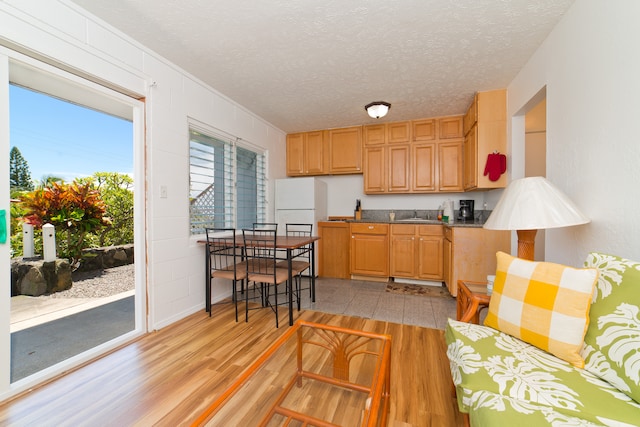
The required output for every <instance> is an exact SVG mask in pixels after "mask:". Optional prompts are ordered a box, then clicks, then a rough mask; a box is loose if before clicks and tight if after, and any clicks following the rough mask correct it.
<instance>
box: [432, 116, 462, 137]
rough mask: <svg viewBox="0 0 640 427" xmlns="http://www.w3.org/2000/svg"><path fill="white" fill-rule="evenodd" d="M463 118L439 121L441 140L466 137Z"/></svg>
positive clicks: (452, 117)
mask: <svg viewBox="0 0 640 427" xmlns="http://www.w3.org/2000/svg"><path fill="white" fill-rule="evenodd" d="M462 123H463V116H451V117H443V118H442V119H440V120H439V123H438V127H439V128H440V139H460V138H462V137H464V133H463V131H462Z"/></svg>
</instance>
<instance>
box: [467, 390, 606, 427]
mask: <svg viewBox="0 0 640 427" xmlns="http://www.w3.org/2000/svg"><path fill="white" fill-rule="evenodd" d="M471 400H472V401H473V406H472V408H471V412H472V413H473V416H472V417H470V419H469V421H470V424H471V427H486V426H517V427H528V426H531V427H534V426H535V427H539V426H554V427H560V426H562V427H569V426H575V427H578V426H580V427H591V426H607V425H619V424H616V422H614V421H612V420H604V419H603V420H602V422H603V424H601V423H592V422H589V421H586V420H584V419H582V418H580V417H574V416H571V415H567V414H563V413H560V412H558V411H556V410H555V409H554V408H553V407H552V406H548V405H540V404H537V403H531V402H526V401H522V400H519V399H514V398H511V397H506V396H501V395H499V394H495V393H490V392H488V391H477V392H475V393H474V395H473V398H472V399H471Z"/></svg>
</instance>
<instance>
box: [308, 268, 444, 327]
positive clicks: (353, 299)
mask: <svg viewBox="0 0 640 427" xmlns="http://www.w3.org/2000/svg"><path fill="white" fill-rule="evenodd" d="M306 284H307V279H306V278H305V279H303V285H302V286H303V287H305V286H306ZM385 288H386V283H378V282H366V281H361V280H342V279H328V278H318V279H316V302H315V303H311V301H310V298H309V294H308V291H303V293H302V301H301V308H304V309H310V310H318V311H322V312H325V313H332V314H344V315H348V316H358V317H364V318H370V319H375V320H383V321H388V322H394V323H403V324H406V325H416V326H422V327H426V328H435V329H444V328H445V325H446V322H447V318H449V317H451V318H454V319H455V317H456V300H455V298H454V297H428V296H420V295H402V294H396V293H390V292H386V291H385Z"/></svg>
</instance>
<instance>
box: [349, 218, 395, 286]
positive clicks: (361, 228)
mask: <svg viewBox="0 0 640 427" xmlns="http://www.w3.org/2000/svg"><path fill="white" fill-rule="evenodd" d="M350 249H351V251H350V252H351V253H350V257H351V263H350V268H351V275H352V276H368V277H372V278H380V279H382V280H386V279H387V278H388V277H389V224H380V223H351V248H350Z"/></svg>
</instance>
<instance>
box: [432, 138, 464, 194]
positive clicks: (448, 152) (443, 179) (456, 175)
mask: <svg viewBox="0 0 640 427" xmlns="http://www.w3.org/2000/svg"><path fill="white" fill-rule="evenodd" d="M438 177H439V181H440V184H439V188H440V191H443V192H445V191H446V192H458V191H464V188H463V187H464V186H463V183H462V141H457V142H440V143H439V144H438Z"/></svg>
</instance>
